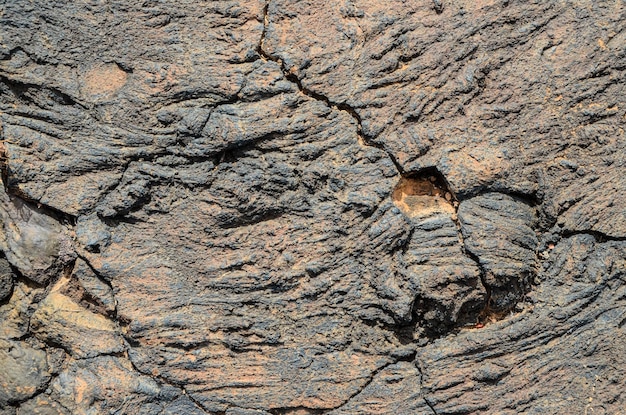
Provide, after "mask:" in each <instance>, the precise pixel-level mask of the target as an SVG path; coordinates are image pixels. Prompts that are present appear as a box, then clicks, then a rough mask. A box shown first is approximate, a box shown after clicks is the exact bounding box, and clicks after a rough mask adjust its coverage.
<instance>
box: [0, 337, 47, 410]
mask: <svg viewBox="0 0 626 415" xmlns="http://www.w3.org/2000/svg"><path fill="white" fill-rule="evenodd" d="M0 368H2V377H1V378H0V405H3V406H4V405H6V404H7V403H17V402H20V401H24V400H26V399H28V398H30V397H32V396H34V395H35V394H36V393H37V392H40V391H41V390H42V389H43V388H45V386H46V385H47V384H48V381H49V380H50V374H49V373H48V366H47V364H46V352H44V351H43V350H40V349H34V348H32V347H31V346H29V345H28V344H26V343H25V342H20V341H12V340H2V339H0Z"/></svg>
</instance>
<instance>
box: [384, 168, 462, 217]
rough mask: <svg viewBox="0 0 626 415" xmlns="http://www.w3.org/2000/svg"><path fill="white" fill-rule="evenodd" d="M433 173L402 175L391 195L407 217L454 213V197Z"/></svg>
mask: <svg viewBox="0 0 626 415" xmlns="http://www.w3.org/2000/svg"><path fill="white" fill-rule="evenodd" d="M440 182H441V180H440V179H439V178H438V177H436V176H435V175H430V176H429V175H424V176H419V177H403V178H401V179H400V182H398V185H397V186H396V188H395V189H394V191H393V193H392V195H391V197H392V199H393V201H394V203H395V204H396V206H398V207H399V208H400V210H402V212H404V214H405V215H407V216H409V217H416V216H424V215H429V214H431V213H438V212H445V213H450V214H454V213H455V208H454V206H453V203H454V200H453V199H454V197H453V196H452V194H451V193H450V192H449V191H448V190H446V189H445V186H444V184H443V183H440Z"/></svg>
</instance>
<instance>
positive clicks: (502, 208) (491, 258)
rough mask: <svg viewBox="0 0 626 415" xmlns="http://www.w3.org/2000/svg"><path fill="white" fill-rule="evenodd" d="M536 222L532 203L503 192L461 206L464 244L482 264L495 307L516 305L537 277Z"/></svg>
mask: <svg viewBox="0 0 626 415" xmlns="http://www.w3.org/2000/svg"><path fill="white" fill-rule="evenodd" d="M535 222H536V219H535V216H534V211H533V208H532V207H530V206H529V205H528V204H527V203H525V202H523V201H520V200H518V199H516V198H514V197H512V196H508V195H504V194H501V193H488V194H485V195H481V196H477V197H474V198H471V199H468V200H465V201H463V202H462V203H461V205H460V206H459V223H460V227H461V232H462V233H463V242H464V246H465V249H467V251H468V252H469V253H470V254H471V255H473V256H474V257H475V258H476V259H477V261H478V263H479V264H480V266H481V269H482V272H483V273H484V275H483V281H484V283H485V284H486V285H487V288H488V289H489V294H490V297H489V304H487V306H488V307H489V309H490V310H492V311H504V310H509V309H511V308H512V307H514V306H515V304H516V303H517V302H519V301H520V300H521V299H522V297H523V296H524V294H525V293H526V291H528V290H529V288H530V283H531V282H532V281H533V280H534V276H535V272H536V267H537V264H536V261H537V253H536V251H537V248H538V245H539V242H538V241H537V236H536V235H535V231H534V230H533V228H532V227H533V226H534V224H535Z"/></svg>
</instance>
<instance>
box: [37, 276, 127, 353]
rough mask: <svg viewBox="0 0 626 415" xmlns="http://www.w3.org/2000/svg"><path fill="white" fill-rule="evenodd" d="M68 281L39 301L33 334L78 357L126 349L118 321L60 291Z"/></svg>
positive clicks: (61, 283)
mask: <svg viewBox="0 0 626 415" xmlns="http://www.w3.org/2000/svg"><path fill="white" fill-rule="evenodd" d="M67 283H68V281H67V280H62V281H60V282H59V283H57V284H56V285H55V287H53V289H52V291H51V292H50V293H49V294H48V295H47V296H46V298H45V299H43V300H42V301H41V302H40V303H39V306H38V308H37V310H36V311H35V312H34V313H33V315H32V317H31V319H30V328H31V331H32V332H33V334H34V335H35V336H37V337H38V338H39V339H41V340H43V341H45V342H50V343H51V344H54V345H59V346H60V347H62V348H64V349H65V350H67V351H68V352H69V353H70V354H72V356H74V357H77V358H86V357H94V356H97V355H99V354H112V353H120V352H123V351H124V350H125V348H124V342H123V340H122V336H121V333H120V330H119V327H117V325H116V324H115V322H113V321H111V320H110V319H108V318H106V317H105V316H103V315H101V314H97V313H94V312H92V311H89V310H87V309H85V308H83V307H81V306H80V305H79V304H77V303H76V302H74V301H72V299H71V298H70V297H67V296H66V295H63V294H61V293H60V292H59V291H60V290H61V289H62V288H63V286H64V285H65V284H67Z"/></svg>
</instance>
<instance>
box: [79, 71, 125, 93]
mask: <svg viewBox="0 0 626 415" xmlns="http://www.w3.org/2000/svg"><path fill="white" fill-rule="evenodd" d="M127 79H128V74H126V72H124V71H123V70H121V69H120V68H119V67H118V66H117V65H116V64H114V63H111V64H105V65H99V66H96V67H94V68H92V69H90V70H89V71H87V72H86V73H85V75H84V78H83V92H84V93H85V94H87V95H91V96H94V95H111V94H113V93H115V92H117V91H118V90H119V89H120V88H122V87H123V86H124V84H126V80H127Z"/></svg>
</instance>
